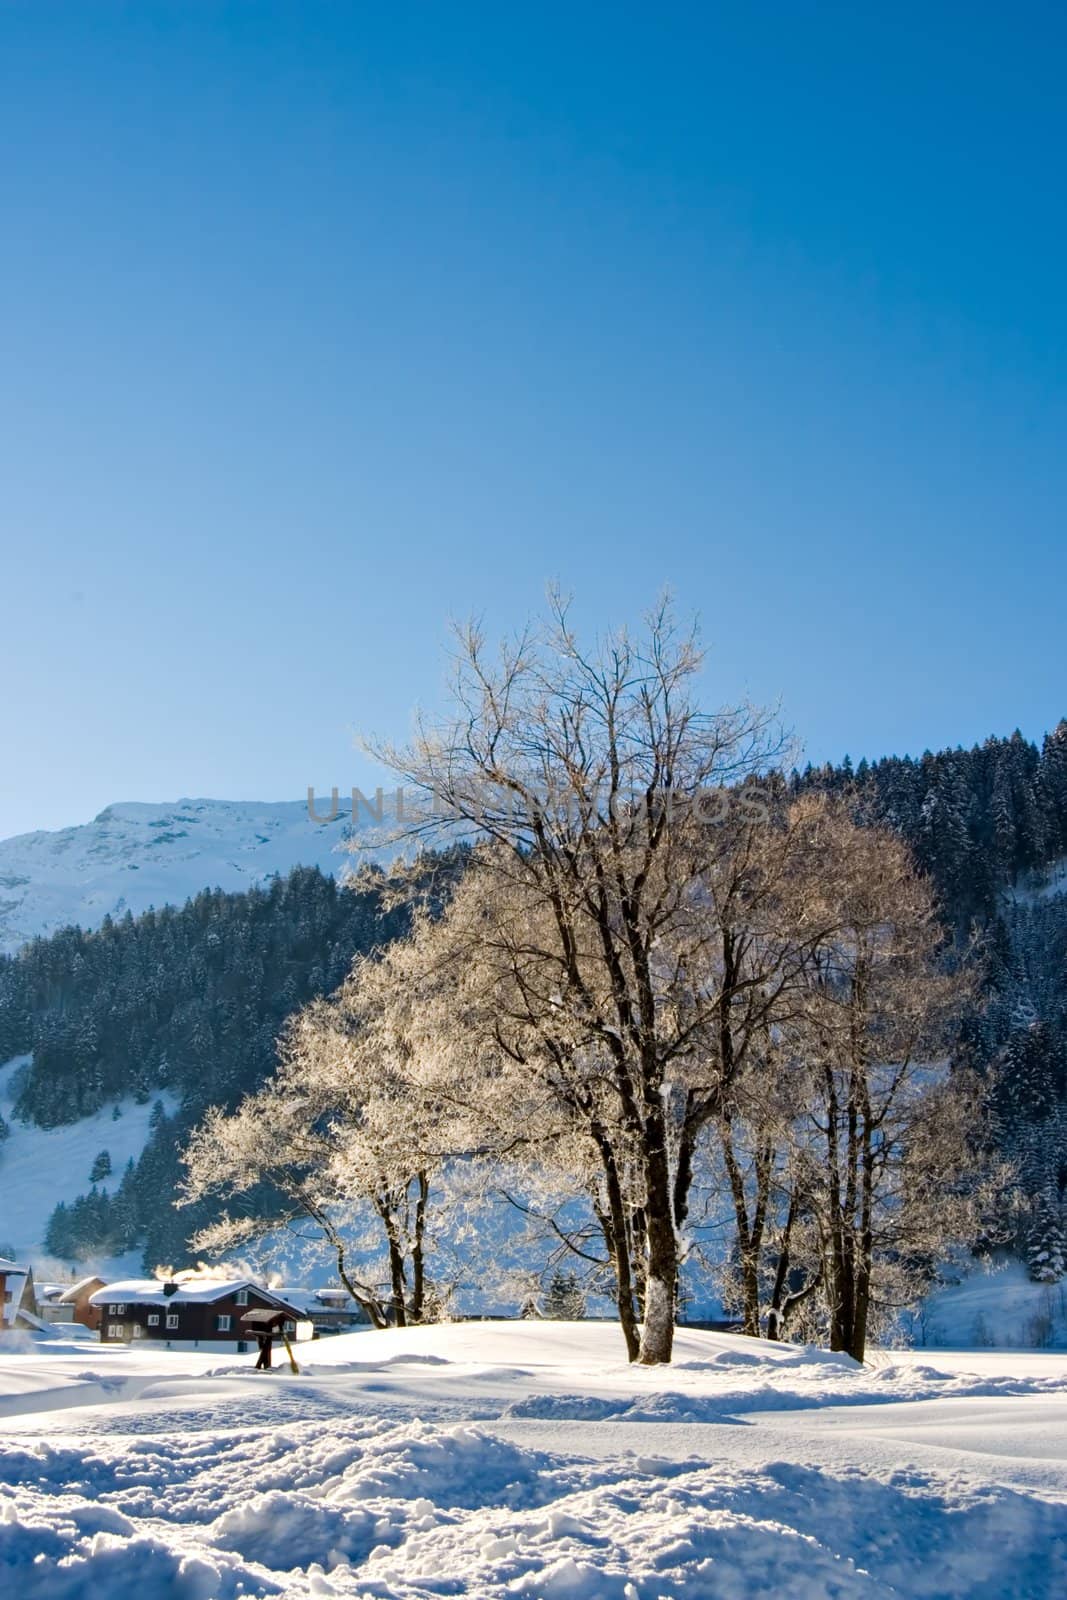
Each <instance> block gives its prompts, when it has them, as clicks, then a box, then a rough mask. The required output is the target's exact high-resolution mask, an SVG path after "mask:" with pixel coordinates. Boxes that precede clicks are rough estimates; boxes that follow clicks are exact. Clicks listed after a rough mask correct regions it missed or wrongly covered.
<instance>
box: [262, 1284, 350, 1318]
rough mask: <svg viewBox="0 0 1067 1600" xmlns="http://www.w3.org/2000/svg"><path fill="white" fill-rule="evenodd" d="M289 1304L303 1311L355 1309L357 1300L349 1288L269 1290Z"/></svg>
mask: <svg viewBox="0 0 1067 1600" xmlns="http://www.w3.org/2000/svg"><path fill="white" fill-rule="evenodd" d="M267 1293H273V1294H276V1295H277V1296H278V1297H279V1299H281V1300H284V1301H285V1302H286V1303H287V1304H288V1305H291V1306H299V1307H300V1309H301V1310H302V1311H308V1312H316V1311H353V1312H354V1311H355V1310H356V1309H357V1307H356V1302H355V1301H354V1300H353V1299H352V1296H351V1295H350V1294H349V1293H348V1290H347V1289H308V1288H304V1287H302V1286H301V1287H298V1288H291V1287H289V1286H288V1285H286V1286H285V1287H284V1288H280V1289H274V1290H268V1291H267Z"/></svg>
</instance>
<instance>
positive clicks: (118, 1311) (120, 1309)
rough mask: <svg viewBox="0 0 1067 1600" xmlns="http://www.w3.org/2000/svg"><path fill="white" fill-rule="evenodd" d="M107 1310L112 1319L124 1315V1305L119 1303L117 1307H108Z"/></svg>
mask: <svg viewBox="0 0 1067 1600" xmlns="http://www.w3.org/2000/svg"><path fill="white" fill-rule="evenodd" d="M108 1310H109V1311H110V1312H111V1315H112V1316H113V1317H124V1316H125V1315H126V1303H125V1301H121V1302H120V1303H119V1304H118V1305H117V1306H108Z"/></svg>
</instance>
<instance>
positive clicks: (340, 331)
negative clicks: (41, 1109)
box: [0, 0, 1067, 835]
mask: <svg viewBox="0 0 1067 1600" xmlns="http://www.w3.org/2000/svg"><path fill="white" fill-rule="evenodd" d="M1065 47H1067V23H1065V21H1064V13H1063V10H1062V7H1059V6H1054V5H1048V6H1044V5H1037V4H1021V5H1017V6H1012V7H1010V8H1005V7H1002V6H1000V5H992V4H979V5H977V6H967V7H965V6H962V5H955V4H952V5H947V4H946V5H940V6H938V5H933V6H931V5H927V4H924V5H900V4H892V5H890V4H883V5H863V6H856V5H855V4H848V5H840V6H835V5H827V4H811V5H807V4H785V5H780V6H775V5H771V6H753V5H750V4H740V3H739V4H736V5H726V6H713V5H708V6H696V5H691V6H670V5H664V6H656V7H653V6H650V5H641V6H627V5H616V4H613V5H606V4H605V5H599V4H589V5H579V6H575V5H567V6H561V7H555V6H552V5H545V4H538V5H537V6H518V5H516V6H512V5H502V4H499V3H497V4H492V5H486V6H484V7H482V6H477V5H473V4H463V5H440V4H434V5H417V6H416V5H410V6H409V5H403V4H397V5H378V6H371V5H357V4H354V3H353V4H345V3H341V0H336V3H332V4H327V3H316V0H302V3H300V4H297V3H295V0H294V3H289V4H270V3H264V0H257V3H253V0H244V3H231V4H224V3H208V0H203V3H200V0H174V3H171V4H162V3H157V0H138V3H137V4H133V3H130V4H126V5H119V4H114V3H109V0H92V3H91V4H87V3H85V0H76V3H70V4H66V5H61V4H53V3H50V0H21V3H11V0H6V3H5V0H0V227H2V245H0V362H2V365H0V539H2V544H3V563H2V569H0V570H2V576H3V583H2V589H0V605H2V618H3V627H2V639H3V647H4V652H5V656H6V674H5V679H6V683H5V690H6V692H5V693H4V694H3V696H2V699H0V739H2V745H0V748H2V760H3V772H4V781H3V785H2V792H0V835H6V834H9V833H13V832H16V831H21V830H24V829H29V828H32V827H39V826H57V825H60V824H63V823H67V822H74V821H80V820H83V819H85V818H87V817H89V816H91V815H92V814H94V812H95V811H97V810H98V809H100V807H102V806H103V805H105V804H107V803H108V802H109V801H113V800H126V799H168V798H174V797H177V796H178V795H180V794H208V795H215V796H222V797H232V798H250V797H257V798H282V797H295V796H298V795H300V794H301V793H302V792H303V790H304V789H305V788H306V786H307V785H308V784H309V783H314V784H315V785H316V786H318V787H319V788H321V789H325V788H328V787H329V785H330V784H331V783H337V784H339V785H340V786H342V787H343V786H346V785H349V784H351V783H352V782H353V781H362V780H363V779H364V778H365V777H366V775H367V772H368V769H367V768H366V767H365V766H364V765H363V764H362V763H361V762H360V760H359V759H357V758H356V757H355V756H354V755H353V753H352V749H351V730H352V729H353V728H354V727H363V728H369V729H373V730H377V731H383V732H391V733H403V732H404V731H405V729H406V728H407V726H408V724H409V718H410V713H411V709H412V706H413V705H414V704H415V702H416V701H421V702H423V703H425V704H428V705H433V704H434V703H435V702H436V700H437V697H438V696H439V693H440V688H441V683H442V676H443V668H442V646H443V643H444V638H445V624H446V621H447V618H448V616H449V615H450V614H466V613H468V612H470V611H471V610H474V611H477V612H481V613H483V614H484V617H485V620H486V623H487V626H488V627H490V628H491V629H493V630H498V629H506V628H509V627H512V626H515V625H517V624H518V623H519V622H521V620H522V619H523V618H524V617H525V615H526V614H527V613H528V612H529V611H530V610H532V609H536V608H537V607H538V605H539V604H540V600H541V596H542V593H543V589H544V585H545V582H546V581H547V580H550V579H553V578H558V579H559V580H561V582H562V583H563V584H564V585H565V586H566V587H568V588H570V589H572V590H573V591H574V592H575V594H576V597H577V600H578V609H579V614H580V615H581V616H582V617H583V618H585V619H587V620H588V621H589V622H590V623H591V624H592V623H595V622H598V621H599V622H604V621H607V620H611V619H615V620H618V619H623V618H632V617H634V616H636V615H637V614H639V613H640V611H641V610H642V608H643V607H644V606H645V604H646V603H647V602H648V601H649V600H650V599H652V598H653V597H654V596H655V594H656V592H657V591H658V590H659V589H660V588H661V587H662V586H663V585H664V584H665V583H666V584H670V585H671V586H672V587H673V588H674V590H675V591H676V594H677V596H678V599H679V602H680V604H681V605H682V607H683V608H693V609H695V610H697V611H699V613H700V614H701V616H702V618H703V622H704V627H705V631H706V634H707V637H708V640H709V642H710V644H711V645H712V647H713V654H712V659H711V663H710V667H709V674H708V693H709V698H711V699H723V700H727V699H730V698H731V697H733V696H735V695H736V694H738V693H739V692H744V691H747V692H749V693H751V694H752V695H753V696H755V697H756V698H757V699H760V700H776V699H778V698H779V697H781V699H782V700H783V703H784V708H785V712H786V715H787V718H788V720H789V722H790V723H791V724H792V725H793V726H794V727H795V729H796V731H797V733H798V734H799V735H800V737H801V738H802V739H803V740H804V741H805V744H806V747H807V752H808V754H809V755H810V756H811V757H812V758H813V759H818V760H821V759H824V758H827V757H832V758H835V759H836V758H839V757H841V756H843V755H844V754H845V753H846V752H849V753H850V754H851V755H852V756H853V757H854V758H858V757H859V756H860V755H862V754H868V755H877V754H881V753H886V752H890V751H897V752H903V751H905V750H911V751H914V752H920V751H921V750H922V749H923V748H924V747H925V746H935V747H936V746H940V745H943V744H955V743H958V742H963V743H970V742H971V741H973V740H975V739H977V738H981V737H983V736H984V735H985V734H987V733H989V732H1008V731H1010V730H1011V729H1012V728H1013V727H1014V726H1016V725H1020V726H1021V727H1022V728H1023V730H1024V731H1025V732H1026V733H1027V734H1029V735H1032V736H1036V735H1039V734H1040V733H1041V732H1042V731H1043V729H1044V728H1045V727H1047V726H1049V725H1051V724H1053V723H1054V722H1055V721H1056V720H1057V719H1058V718H1059V717H1060V716H1061V715H1063V714H1065V713H1067V683H1065V671H1064V668H1065V650H1064V644H1063V611H1064V594H1065V579H1067V540H1065V536H1064V535H1065V529H1064V508H1065V504H1067V493H1065V491H1067V449H1065V440H1067V376H1065V375H1067V294H1065V290H1064V284H1065V281H1067V274H1065V255H1067V250H1065V245H1067V237H1065V230H1067V222H1065V218H1067V209H1065V192H1064V191H1065V187H1067V180H1065V162H1064V152H1065V149H1067V126H1065V123H1067V113H1065V109H1064V94H1063V72H1064V60H1065Z"/></svg>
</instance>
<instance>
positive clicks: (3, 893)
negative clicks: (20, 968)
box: [0, 794, 396, 951]
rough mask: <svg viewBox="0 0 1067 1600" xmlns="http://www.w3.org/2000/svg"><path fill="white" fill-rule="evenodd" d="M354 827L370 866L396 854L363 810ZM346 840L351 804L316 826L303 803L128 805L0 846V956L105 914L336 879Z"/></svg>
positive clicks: (322, 812)
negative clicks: (285, 877)
mask: <svg viewBox="0 0 1067 1600" xmlns="http://www.w3.org/2000/svg"><path fill="white" fill-rule="evenodd" d="M372 798H373V797H372ZM330 810H331V802H330V797H329V795H328V794H327V795H326V796H324V797H316V801H315V812H316V815H317V816H318V817H320V818H323V819H326V818H328V817H329V814H330ZM357 820H358V822H359V827H358V828H357V829H356V830H354V832H355V833H356V834H358V835H359V837H360V839H361V841H363V842H365V843H366V846H367V850H366V855H367V856H368V857H372V856H382V857H385V858H388V857H390V856H393V855H395V854H396V848H395V846H383V845H382V844H381V837H382V836H381V833H379V832H376V831H375V830H374V829H372V828H370V827H369V826H368V824H369V823H370V822H371V820H372V819H371V818H370V817H369V815H368V814H367V813H366V812H365V811H363V810H362V808H361V811H360V816H359V818H358V819H357ZM391 820H392V818H391V813H386V812H385V806H384V802H383V821H391ZM352 831H353V828H352V797H351V794H349V795H348V796H347V798H346V797H345V796H344V795H342V796H339V799H338V815H337V817H336V818H333V819H332V820H330V821H325V820H323V821H321V822H319V821H315V820H314V819H313V818H312V817H311V815H310V814H309V811H308V806H307V802H306V801H305V800H293V801H278V802H270V801H256V800H177V801H174V802H173V803H169V804H166V805H150V804H141V803H134V802H130V803H128V804H122V805H113V806H108V807H107V808H106V809H105V810H104V811H101V813H100V815H99V816H98V817H94V818H93V820H92V822H86V823H83V824H81V825H80V826H78V827H73V828H61V829H59V830H57V831H56V832H54V833H46V832H38V833H22V834H18V835H17V836H16V837H15V838H12V839H3V840H0V951H4V950H7V951H13V950H16V949H17V948H18V947H19V945H21V944H25V942H26V941H27V940H28V939H32V938H34V937H35V936H36V935H38V934H49V933H54V932H55V931H56V930H57V929H58V928H63V927H67V926H69V924H71V923H75V922H76V923H78V924H79V925H80V926H81V927H83V928H96V927H99V925H100V923H101V922H102V921H103V920H104V917H105V916H106V915H108V914H110V915H111V916H113V917H120V916H123V915H124V914H125V913H126V912H127V911H132V912H133V914H134V915H135V916H136V915H137V914H138V913H139V912H142V911H147V910H148V908H149V906H164V905H183V904H184V903H185V901H186V900H188V899H189V897H190V895H194V894H197V893H199V891H200V890H201V889H205V888H207V889H211V888H220V889H227V890H234V889H250V888H251V887H252V886H253V885H254V884H257V883H262V882H263V881H264V880H265V879H267V878H269V877H271V876H272V875H273V874H274V873H286V872H289V871H290V870H291V869H292V868H293V867H298V866H300V867H314V866H317V867H320V868H321V869H322V871H323V872H328V873H333V874H338V873H343V872H344V870H345V869H346V868H347V866H349V865H350V864H352V857H351V856H350V855H349V854H348V852H347V851H346V850H345V849H344V841H345V838H346V836H347V835H348V834H349V833H350V832H352Z"/></svg>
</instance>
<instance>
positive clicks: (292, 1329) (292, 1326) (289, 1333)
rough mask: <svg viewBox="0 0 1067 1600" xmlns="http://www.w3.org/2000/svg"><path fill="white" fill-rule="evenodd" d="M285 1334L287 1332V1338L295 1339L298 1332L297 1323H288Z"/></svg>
mask: <svg viewBox="0 0 1067 1600" xmlns="http://www.w3.org/2000/svg"><path fill="white" fill-rule="evenodd" d="M284 1332H285V1334H286V1336H287V1337H288V1338H290V1339H291V1338H292V1337H293V1334H294V1333H295V1332H296V1323H295V1322H287V1323H286V1324H285V1328H284Z"/></svg>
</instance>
